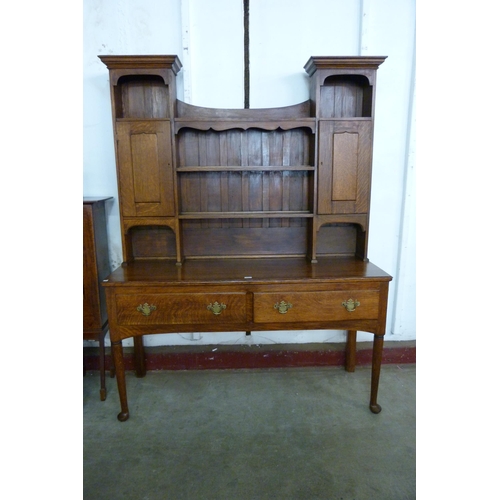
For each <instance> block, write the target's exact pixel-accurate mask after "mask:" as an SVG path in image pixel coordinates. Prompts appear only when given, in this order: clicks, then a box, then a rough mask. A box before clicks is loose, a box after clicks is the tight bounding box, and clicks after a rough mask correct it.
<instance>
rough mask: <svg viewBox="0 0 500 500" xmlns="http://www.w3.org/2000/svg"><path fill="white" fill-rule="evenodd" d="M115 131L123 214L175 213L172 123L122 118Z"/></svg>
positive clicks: (155, 214) (158, 215) (140, 215)
mask: <svg viewBox="0 0 500 500" xmlns="http://www.w3.org/2000/svg"><path fill="white" fill-rule="evenodd" d="M116 131H117V156H118V158H117V160H118V163H119V168H118V171H119V186H120V202H121V211H122V215H123V216H124V217H172V216H174V215H175V203H174V175H173V159H172V144H171V134H170V122H169V121H165V120H145V121H142V120H141V121H121V122H118V123H117V124H116Z"/></svg>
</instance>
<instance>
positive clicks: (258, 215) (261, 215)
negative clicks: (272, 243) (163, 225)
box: [179, 211, 314, 219]
mask: <svg viewBox="0 0 500 500" xmlns="http://www.w3.org/2000/svg"><path fill="white" fill-rule="evenodd" d="M313 216H314V214H313V213H312V212H307V211H297V212H289V211H262V212H255V211H252V212H182V213H180V214H179V219H265V218H279V219H284V218H297V217H303V218H308V217H313Z"/></svg>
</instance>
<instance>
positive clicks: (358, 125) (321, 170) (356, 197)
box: [318, 120, 372, 214]
mask: <svg viewBox="0 0 500 500" xmlns="http://www.w3.org/2000/svg"><path fill="white" fill-rule="evenodd" d="M371 146H372V121H371V120H321V121H320V123H319V164H318V213H319V214H360V213H367V212H368V207H369V195H370V180H371Z"/></svg>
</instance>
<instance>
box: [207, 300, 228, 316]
mask: <svg viewBox="0 0 500 500" xmlns="http://www.w3.org/2000/svg"><path fill="white" fill-rule="evenodd" d="M226 307H227V306H226V304H224V302H221V303H220V304H219V303H218V302H214V303H213V304H208V306H207V309H208V310H209V311H212V312H213V313H214V315H215V316H218V315H219V314H221V313H222V311H223V310H224V309H225V308H226Z"/></svg>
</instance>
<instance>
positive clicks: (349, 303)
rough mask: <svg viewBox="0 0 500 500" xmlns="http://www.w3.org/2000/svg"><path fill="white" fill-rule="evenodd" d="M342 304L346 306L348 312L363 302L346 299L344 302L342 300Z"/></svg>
mask: <svg viewBox="0 0 500 500" xmlns="http://www.w3.org/2000/svg"><path fill="white" fill-rule="evenodd" d="M342 305H343V306H344V307H345V308H346V311H347V312H353V311H354V310H355V309H356V307H358V306H360V305H361V304H360V303H359V302H358V301H357V300H352V299H349V300H344V302H342Z"/></svg>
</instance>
